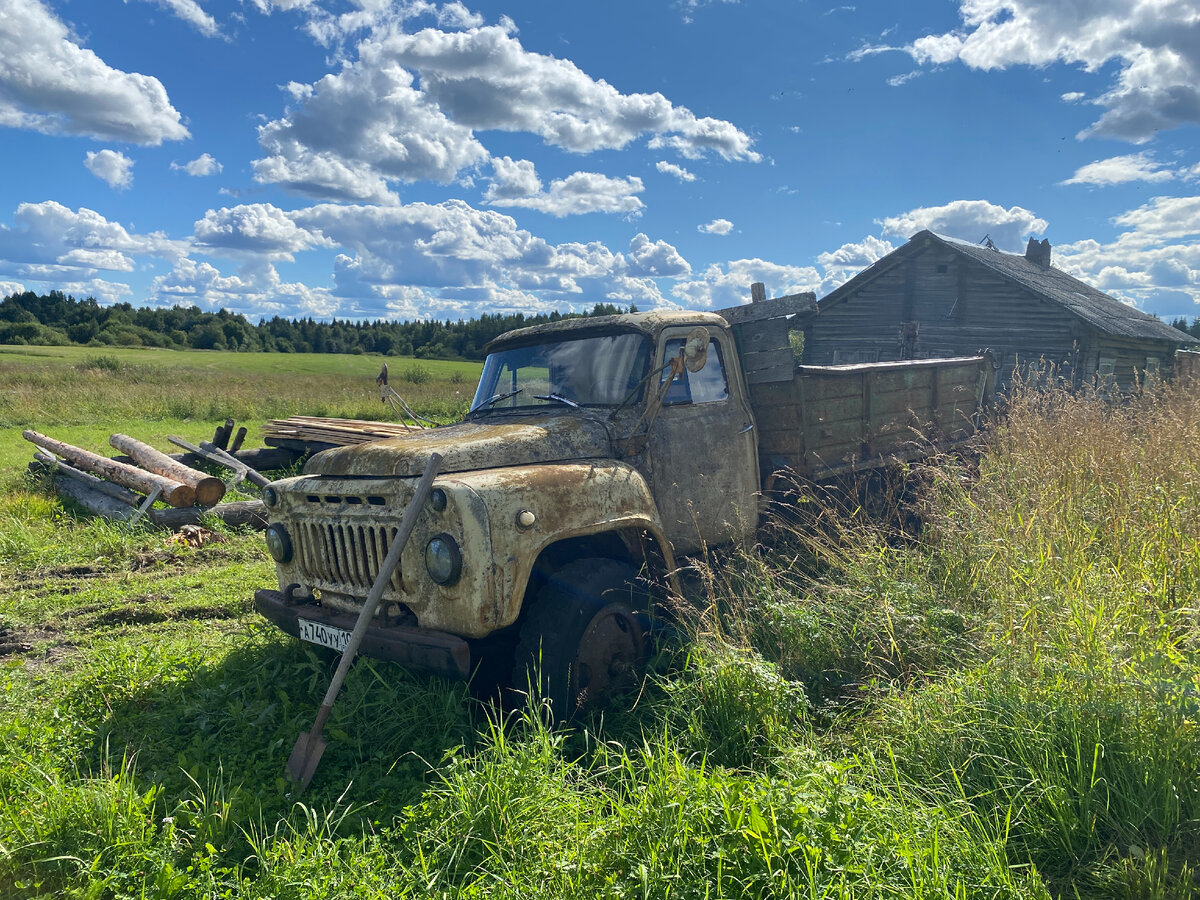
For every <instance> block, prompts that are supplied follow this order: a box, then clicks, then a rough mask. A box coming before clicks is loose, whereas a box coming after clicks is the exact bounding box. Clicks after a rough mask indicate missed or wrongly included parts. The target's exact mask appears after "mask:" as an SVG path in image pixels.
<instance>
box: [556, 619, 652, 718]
mask: <svg viewBox="0 0 1200 900" xmlns="http://www.w3.org/2000/svg"><path fill="white" fill-rule="evenodd" d="M644 651H645V631H644V629H643V628H642V624H641V622H640V621H639V620H638V617H637V615H636V614H635V613H634V612H633V610H632V609H630V608H629V607H628V606H627V605H626V604H624V603H610V604H609V605H608V606H605V607H603V608H602V609H600V610H598V611H597V612H596V614H595V615H594V616H593V617H592V620H591V621H590V622H589V623H588V626H587V628H586V629H584V632H583V637H582V638H581V639H580V641H579V653H578V654H577V655H576V657H575V664H574V665H573V666H572V672H571V676H572V677H571V680H572V682H573V683H572V685H571V687H572V694H574V696H575V697H576V698H577V702H578V705H579V706H580V707H583V706H587V705H590V704H593V703H597V702H600V701H602V700H604V699H605V698H607V697H609V696H611V695H612V694H614V693H616V692H618V691H620V690H621V689H622V688H626V687H630V686H632V684H633V681H634V679H635V677H636V673H637V671H638V668H639V664H640V663H641V661H642V656H643V653H644Z"/></svg>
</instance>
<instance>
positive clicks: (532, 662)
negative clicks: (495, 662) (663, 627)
mask: <svg viewBox="0 0 1200 900" xmlns="http://www.w3.org/2000/svg"><path fill="white" fill-rule="evenodd" d="M635 575H636V572H635V571H634V570H633V569H632V568H631V567H630V566H628V565H625V564H623V563H618V562H615V561H613V560H609V559H581V560H576V561H574V562H571V563H568V564H567V565H565V566H563V567H562V568H561V569H559V570H558V571H557V572H555V574H554V575H553V576H552V577H551V578H550V579H549V581H547V582H546V584H545V585H544V586H543V587H542V588H541V590H539V591H538V592H537V595H536V597H534V598H533V605H532V607H531V608H530V609H529V611H528V613H527V616H526V619H525V623H524V624H523V625H522V627H521V637H520V641H519V643H518V644H517V652H516V660H515V662H516V665H515V668H514V670H513V682H514V686H515V687H516V688H517V689H519V690H521V689H524V688H526V687H530V688H533V689H540V691H541V693H542V697H543V698H545V699H546V700H548V701H550V704H551V713H552V715H553V716H554V718H555V719H557V720H560V721H562V720H566V719H568V718H570V717H571V715H572V714H574V713H575V712H576V711H577V710H579V709H583V708H585V707H588V706H594V705H597V704H600V703H603V702H605V701H606V700H607V699H608V698H609V697H612V696H614V695H616V694H619V693H620V692H622V691H624V690H628V689H629V688H631V687H634V686H635V685H636V684H637V682H638V679H639V678H640V677H641V671H642V666H643V663H644V662H645V658H646V626H645V611H646V608H647V606H648V603H647V597H646V592H645V591H643V590H640V589H639V588H638V586H637V584H636V582H635Z"/></svg>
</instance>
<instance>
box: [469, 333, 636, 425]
mask: <svg viewBox="0 0 1200 900" xmlns="http://www.w3.org/2000/svg"><path fill="white" fill-rule="evenodd" d="M649 360H650V341H649V339H648V338H647V337H646V336H645V335H642V334H634V333H628V332H627V333H625V334H606V335H602V336H599V337H585V338H574V339H571V340H563V341H556V342H553V343H545V344H534V345H532V346H529V347H516V348H514V349H512V350H500V351H498V352H496V353H489V354H488V358H487V360H486V361H485V362H484V364H483V375H482V377H481V378H480V379H479V390H478V391H476V392H475V399H474V401H473V402H472V403H471V408H472V410H475V409H478V410H480V411H482V410H484V409H487V408H491V409H510V408H513V407H531V406H534V407H536V406H564V407H570V406H575V405H578V406H616V405H617V404H619V403H620V402H621V401H622V400H624V399H625V398H626V397H627V396H628V395H629V393H630V391H633V390H634V389H636V388H638V387H639V386H640V384H641V381H642V379H643V378H644V377H645V375H646V366H647V365H648V364H649Z"/></svg>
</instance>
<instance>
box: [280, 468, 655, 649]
mask: <svg viewBox="0 0 1200 900" xmlns="http://www.w3.org/2000/svg"><path fill="white" fill-rule="evenodd" d="M434 487H435V489H438V490H441V491H442V494H443V496H444V497H445V499H446V503H445V507H444V508H443V509H441V510H438V509H435V508H433V506H432V505H429V504H427V505H426V507H425V508H424V509H423V510H422V512H421V514H420V516H418V518H417V524H416V527H415V529H414V532H413V538H412V540H411V541H410V542H409V545H408V546H407V547H406V549H405V552H404V553H403V555H402V556H401V560H400V567H399V571H398V572H397V573H395V574H394V575H393V576H392V578H391V579H390V581H389V582H388V585H387V587H386V589H385V590H384V592H383V600H384V604H383V609H382V610H381V612H380V618H381V619H383V620H392V621H406V620H409V619H411V620H412V621H415V623H416V624H418V625H420V626H421V627H424V628H431V629H437V630H445V631H450V632H454V633H456V634H461V635H464V636H466V637H484V636H486V635H487V634H490V633H491V632H493V631H495V630H496V629H498V628H502V627H505V626H507V625H509V624H511V623H512V622H513V621H515V620H516V618H517V615H518V614H519V613H520V609H521V603H520V601H521V597H522V595H523V594H524V591H525V586H526V584H527V583H528V580H529V574H530V569H531V568H532V566H533V563H534V562H535V561H536V560H537V558H538V556H539V554H540V553H541V552H542V550H543V549H545V548H546V547H547V546H548V545H550V544H551V543H554V542H556V541H561V540H564V539H567V538H575V537H585V536H587V535H592V534H599V533H610V532H622V531H623V532H627V533H629V534H636V533H639V532H641V531H648V532H650V533H651V534H652V535H653V536H654V537H655V538H656V539H657V540H659V541H661V542H663V543H664V544H665V542H666V537H665V535H664V533H663V531H662V529H661V527H660V525H659V523H658V520H657V514H656V511H655V502H654V498H653V496H652V495H651V492H650V489H649V486H648V485H647V483H646V481H645V479H644V478H643V477H642V476H641V474H640V473H638V472H637V470H636V469H634V468H632V467H631V466H629V465H626V464H624V463H619V462H614V461H611V460H610V461H598V462H584V463H562V464H557V465H531V466H514V467H508V468H500V469H497V468H484V469H481V470H480V471H476V472H470V473H462V474H458V475H450V474H448V475H443V476H440V477H439V478H438V479H437V480H436V482H435V483H434ZM272 488H273V490H274V491H275V492H276V495H277V497H278V500H277V503H276V506H275V507H273V508H272V509H271V510H270V515H271V521H273V522H279V523H281V524H282V525H283V526H284V527H285V528H286V529H287V530H288V533H289V535H290V537H291V541H292V546H293V548H294V550H293V554H294V555H293V558H292V559H291V560H290V561H288V562H286V563H278V564H277V566H276V568H277V570H278V578H279V584H280V586H281V587H282V586H285V585H287V584H292V583H298V584H301V585H304V586H305V588H307V589H309V590H314V589H315V590H316V591H317V592H318V593H319V594H320V597H321V602H322V603H323V604H325V605H326V606H328V607H330V608H332V609H335V610H341V611H344V612H353V611H356V610H358V609H359V608H360V606H361V602H362V598H363V597H364V596H366V592H367V590H368V588H369V587H370V585H371V583H372V582H373V580H374V578H375V576H376V574H377V573H378V571H379V563H380V561H381V560H382V558H383V552H384V550H386V547H387V544H388V542H389V541H390V539H391V537H392V536H393V535H394V531H395V527H396V520H397V516H398V510H401V509H403V508H404V507H405V506H406V505H407V503H408V500H409V498H410V497H411V491H412V481H411V480H410V479H404V478H337V477H332V478H331V477H325V476H315V475H301V476H298V477H296V478H290V479H285V480H283V481H277V482H275V483H274V484H273V485H272ZM523 514H528V515H523ZM530 515H531V516H532V518H533V523H532V524H525V522H527V521H528V518H529V516H530ZM443 534H444V535H449V536H450V537H452V538H453V539H454V541H455V542H456V543H457V545H458V547H459V548H460V552H461V554H462V566H461V574H460V575H459V577H458V579H457V581H455V583H453V584H451V585H441V584H437V583H436V582H435V581H433V579H432V578H431V577H430V575H429V572H428V571H427V570H426V566H425V560H424V552H425V547H426V545H427V544H428V542H429V541H430V540H431V539H432V538H433V537H435V536H437V535H443ZM669 558H670V557H669Z"/></svg>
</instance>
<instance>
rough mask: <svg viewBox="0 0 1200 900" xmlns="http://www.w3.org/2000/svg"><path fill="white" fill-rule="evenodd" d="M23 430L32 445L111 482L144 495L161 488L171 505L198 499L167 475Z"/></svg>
mask: <svg viewBox="0 0 1200 900" xmlns="http://www.w3.org/2000/svg"><path fill="white" fill-rule="evenodd" d="M21 433H22V435H24V437H25V440H27V441H29V442H30V443H31V444H37V445H38V446H39V447H41V448H42V449H43V450H49V451H50V452H51V453H53V454H55V455H57V456H61V457H62V458H63V459H65V460H66V461H67V462H69V463H71V464H72V465H74V466H76V467H78V468H80V469H84V470H85V471H88V472H91V473H92V474H93V475H101V476H103V477H104V478H107V479H108V480H109V481H112V482H115V483H116V484H120V485H124V486H125V487H127V488H132V489H133V490H135V491H141V492H142V493H143V494H149V493H152V492H153V491H154V489H155V488H161V489H162V498H163V499H164V500H165V501H167V503H169V504H170V505H171V506H174V507H182V506H191V505H192V504H193V503H195V502H196V491H195V489H194V488H192V487H191V486H190V485H186V484H180V483H179V482H178V481H175V480H173V479H171V478H165V477H164V476H162V475H156V474H155V473H153V472H147V471H146V470H145V469H139V468H138V467H137V466H131V465H127V464H126V463H123V462H118V461H117V460H115V459H109V458H108V457H107V456H101V455H100V454H99V453H92V452H91V451H90V450H84V449H82V448H80V447H73V446H71V445H70V444H64V443H63V442H62V441H56V440H54V438H49V437H46V435H44V434H39V433H38V432H36V431H30V430H26V431H23V432H21Z"/></svg>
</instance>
